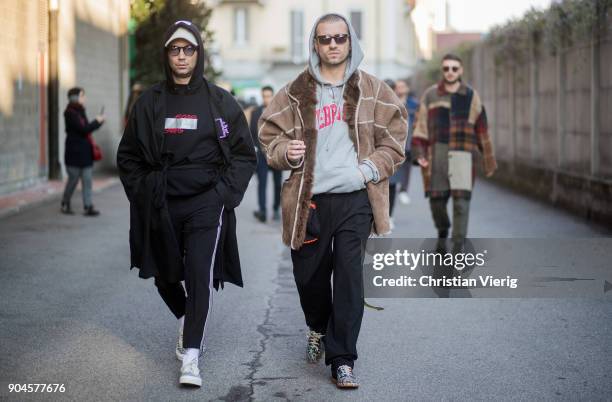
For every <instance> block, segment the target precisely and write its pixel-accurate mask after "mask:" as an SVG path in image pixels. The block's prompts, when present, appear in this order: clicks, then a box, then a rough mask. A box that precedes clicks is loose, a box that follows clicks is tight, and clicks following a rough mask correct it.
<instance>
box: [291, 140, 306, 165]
mask: <svg viewBox="0 0 612 402" xmlns="http://www.w3.org/2000/svg"><path fill="white" fill-rule="evenodd" d="M305 153H306V145H305V144H304V141H300V140H291V141H289V143H288V144H287V159H288V160H289V162H291V163H293V164H295V163H298V162H299V161H300V159H302V157H303V156H304V154H305Z"/></svg>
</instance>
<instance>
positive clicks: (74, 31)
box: [0, 0, 129, 194]
mask: <svg viewBox="0 0 612 402" xmlns="http://www.w3.org/2000/svg"><path fill="white" fill-rule="evenodd" d="M56 3H57V19H58V24H57V25H58V32H57V36H58V42H57V43H58V49H57V50H58V81H59V94H58V96H57V99H51V101H52V102H56V104H57V106H58V116H59V119H58V120H59V130H58V133H57V135H58V137H57V138H49V131H48V130H49V116H48V106H49V103H50V102H49V101H50V100H49V99H48V98H47V96H48V85H49V80H50V77H49V71H50V65H49V40H50V34H49V26H50V24H49V19H50V13H49V11H50V10H49V4H51V2H49V0H27V1H25V0H24V1H18V0H0V24H1V25H2V31H3V34H2V37H1V38H0V52H1V53H2V57H1V58H0V194H4V193H8V192H11V191H15V190H19V189H23V188H26V187H28V186H31V185H33V184H35V183H37V182H40V181H42V180H46V179H47V177H48V173H49V163H50V162H49V161H50V159H52V158H49V155H48V150H49V143H50V141H53V140H55V141H58V142H59V149H58V151H57V156H58V157H59V160H60V161H61V163H62V164H63V159H64V157H63V153H64V139H65V129H64V120H63V111H64V109H65V107H66V104H67V96H66V92H67V91H68V89H69V88H71V87H73V86H82V87H84V88H85V90H86V93H87V97H88V104H87V105H86V107H87V111H88V117H89V118H90V119H93V118H94V117H95V115H96V114H97V112H98V111H99V109H100V107H101V106H102V105H105V111H106V112H105V113H106V116H107V121H106V123H105V125H104V126H103V128H102V129H101V130H99V131H97V132H96V133H95V138H96V140H97V142H98V143H99V144H100V145H101V146H102V148H103V151H104V154H105V158H104V160H103V161H102V162H101V163H96V169H98V170H99V169H108V168H111V167H113V166H114V160H115V150H116V148H117V144H118V142H119V139H120V137H121V133H122V130H123V128H122V116H123V110H124V107H125V102H126V99H127V95H128V59H127V37H126V33H127V22H128V18H129V0H108V1H104V2H102V1H96V0H58V1H57V2H56Z"/></svg>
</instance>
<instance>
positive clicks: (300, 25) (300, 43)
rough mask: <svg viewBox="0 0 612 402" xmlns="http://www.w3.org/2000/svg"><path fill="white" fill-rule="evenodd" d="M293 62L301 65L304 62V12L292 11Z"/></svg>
mask: <svg viewBox="0 0 612 402" xmlns="http://www.w3.org/2000/svg"><path fill="white" fill-rule="evenodd" d="M290 21H291V60H293V62H294V63H299V62H301V61H303V60H304V54H305V49H304V42H305V41H304V12H303V11H301V10H292V11H291V19H290Z"/></svg>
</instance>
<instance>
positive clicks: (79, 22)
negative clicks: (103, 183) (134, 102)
mask: <svg viewBox="0 0 612 402" xmlns="http://www.w3.org/2000/svg"><path fill="white" fill-rule="evenodd" d="M128 20H129V0H108V1H104V2H101V1H96V0H80V1H79V0H60V5H59V21H60V23H59V32H58V35H59V55H60V56H59V57H60V59H59V61H60V65H59V79H60V93H59V99H58V102H59V110H60V113H63V111H64V109H65V108H66V105H67V104H68V98H67V96H66V92H67V91H68V89H70V88H71V87H73V86H79V87H83V88H84V89H85V93H86V95H87V104H86V105H85V107H86V111H87V117H88V118H89V119H90V120H91V119H93V118H94V117H95V116H96V115H97V114H98V113H99V111H100V108H101V107H102V106H104V110H105V115H106V121H105V123H104V125H103V126H102V127H101V128H100V129H99V130H98V131H96V132H95V133H94V138H95V140H96V142H97V143H98V144H99V145H100V146H101V147H102V151H103V154H104V159H103V160H102V161H100V162H96V164H95V168H96V169H97V170H107V169H112V168H114V167H115V159H116V150H117V146H118V145H119V141H120V139H121V134H122V133H123V113H124V110H125V105H126V102H127V96H128V95H129V92H128V91H129V76H128V73H129V72H128V54H127V23H128ZM59 122H60V124H59V135H60V140H61V141H60V155H61V159H60V160H61V161H62V164H63V155H64V139H65V127H64V119H63V117H62V118H61V119H60V120H59Z"/></svg>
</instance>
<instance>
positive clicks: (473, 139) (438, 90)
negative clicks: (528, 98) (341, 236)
mask: <svg viewBox="0 0 612 402" xmlns="http://www.w3.org/2000/svg"><path fill="white" fill-rule="evenodd" d="M440 67H441V70H442V71H441V72H442V79H441V80H440V81H439V82H438V83H437V84H434V85H432V86H431V87H429V88H428V89H427V90H426V91H425V93H424V94H423V96H422V98H421V105H420V107H419V112H418V115H417V120H416V126H415V128H414V135H413V136H412V159H413V162H414V163H415V164H418V165H420V166H421V173H422V174H423V183H424V188H425V197H428V198H429V206H430V208H431V214H432V217H433V221H434V224H435V226H436V229H437V230H438V246H437V248H438V250H439V251H441V252H442V251H445V250H446V238H447V237H448V230H449V228H450V226H451V221H450V219H449V217H448V213H447V211H446V205H447V203H448V199H449V198H450V197H451V196H452V198H453V222H452V225H453V233H452V243H453V244H452V251H453V252H454V253H461V252H463V249H464V243H465V238H466V236H467V228H468V216H469V208H470V199H471V197H472V188H473V185H474V172H475V168H474V164H473V163H474V158H475V157H476V155H477V154H478V153H481V154H482V160H483V164H484V173H485V175H486V176H487V177H490V176H492V175H493V173H494V172H495V170H496V169H497V162H496V161H495V155H494V152H493V143H492V142H491V138H490V137H489V133H488V131H487V114H486V111H485V107H484V105H483V104H482V101H481V100H480V96H478V93H477V92H476V91H475V90H474V89H473V88H472V87H470V86H468V85H466V84H465V83H464V82H463V81H462V80H461V76H462V74H463V63H462V61H461V59H460V58H459V56H457V55H454V54H447V55H445V56H444V57H443V58H442V65H441V66H440Z"/></svg>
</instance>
